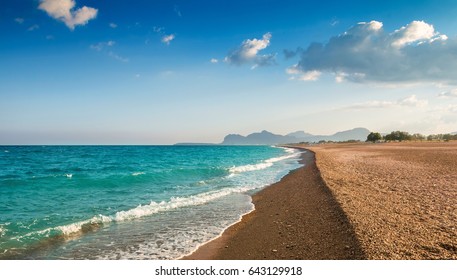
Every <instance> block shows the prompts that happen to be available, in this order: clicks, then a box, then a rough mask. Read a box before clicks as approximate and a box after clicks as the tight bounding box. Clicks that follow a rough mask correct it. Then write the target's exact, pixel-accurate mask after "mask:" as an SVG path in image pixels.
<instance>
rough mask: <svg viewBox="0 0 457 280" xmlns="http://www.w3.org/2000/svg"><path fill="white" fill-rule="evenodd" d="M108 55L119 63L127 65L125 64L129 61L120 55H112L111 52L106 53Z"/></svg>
mask: <svg viewBox="0 0 457 280" xmlns="http://www.w3.org/2000/svg"><path fill="white" fill-rule="evenodd" d="M108 55H109V56H110V57H112V58H114V59H116V60H118V61H120V62H124V63H127V62H129V61H130V59H128V58H126V57H122V56H120V55H118V54H116V53H114V52H112V51H110V52H108Z"/></svg>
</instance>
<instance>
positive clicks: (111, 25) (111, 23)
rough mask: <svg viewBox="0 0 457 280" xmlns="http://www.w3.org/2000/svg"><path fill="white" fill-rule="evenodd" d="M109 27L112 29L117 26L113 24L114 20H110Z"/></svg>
mask: <svg viewBox="0 0 457 280" xmlns="http://www.w3.org/2000/svg"><path fill="white" fill-rule="evenodd" d="M109 27H111V28H113V29H114V28H117V24H115V23H114V22H110V24H109Z"/></svg>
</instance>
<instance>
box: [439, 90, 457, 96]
mask: <svg viewBox="0 0 457 280" xmlns="http://www.w3.org/2000/svg"><path fill="white" fill-rule="evenodd" d="M438 96H439V97H445V98H446V97H454V98H457V88H455V89H451V90H448V91H443V92H441V93H440V94H438Z"/></svg>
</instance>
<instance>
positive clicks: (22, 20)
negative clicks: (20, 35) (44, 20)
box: [14, 17, 25, 24]
mask: <svg viewBox="0 0 457 280" xmlns="http://www.w3.org/2000/svg"><path fill="white" fill-rule="evenodd" d="M14 21H15V22H16V23H19V24H23V23H24V21H25V20H24V19H23V18H20V17H17V18H15V19H14Z"/></svg>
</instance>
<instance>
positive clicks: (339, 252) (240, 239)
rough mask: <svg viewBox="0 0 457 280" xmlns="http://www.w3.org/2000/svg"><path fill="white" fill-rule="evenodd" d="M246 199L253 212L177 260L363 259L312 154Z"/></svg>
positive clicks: (307, 151)
mask: <svg viewBox="0 0 457 280" xmlns="http://www.w3.org/2000/svg"><path fill="white" fill-rule="evenodd" d="M290 148H294V149H300V150H302V151H304V152H303V153H302V155H301V160H300V163H302V164H304V165H303V166H302V167H299V168H298V169H295V170H292V171H290V172H289V174H287V175H286V176H284V177H283V178H281V180H280V181H279V182H277V183H274V184H272V185H269V186H267V187H265V188H264V189H262V190H261V191H259V192H258V193H256V194H254V195H253V196H252V202H253V204H254V205H255V209H254V210H253V211H251V212H250V213H247V214H245V215H243V216H242V218H241V220H240V221H239V222H237V223H234V224H233V225H231V226H230V227H228V228H227V229H226V230H225V231H224V232H223V233H222V234H221V235H220V236H219V237H217V238H215V239H213V240H210V241H208V242H207V243H204V244H202V245H201V246H200V247H198V248H197V249H196V250H195V251H194V252H193V253H191V254H189V255H186V256H184V257H181V258H179V259H180V260H242V259H245V260H246V259H253V260H254V259H270V260H276V259H316V260H323V259H365V255H364V252H363V251H362V249H361V246H360V244H359V242H358V240H357V238H356V235H355V232H354V229H353V228H352V226H351V224H350V222H349V220H348V219H347V217H346V215H345V213H344V212H343V210H342V209H341V207H340V205H339V203H338V202H337V201H336V200H335V199H334V198H333V195H332V193H331V191H330V190H329V189H328V188H327V186H326V185H325V183H324V182H323V180H322V178H321V176H320V172H319V170H318V169H317V166H316V161H315V155H314V152H312V151H310V150H307V149H303V148H299V147H290Z"/></svg>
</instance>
